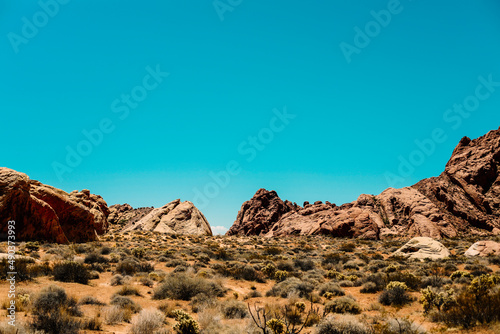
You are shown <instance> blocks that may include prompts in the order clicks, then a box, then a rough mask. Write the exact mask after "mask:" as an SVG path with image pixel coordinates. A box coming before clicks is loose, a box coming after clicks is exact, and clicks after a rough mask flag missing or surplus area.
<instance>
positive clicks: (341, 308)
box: [325, 297, 361, 314]
mask: <svg viewBox="0 0 500 334" xmlns="http://www.w3.org/2000/svg"><path fill="white" fill-rule="evenodd" d="M325 311H326V312H332V313H351V314H359V313H361V306H359V304H358V303H357V302H356V301H355V300H354V299H353V298H350V297H340V298H337V299H334V300H332V301H330V302H328V303H326V304H325Z"/></svg>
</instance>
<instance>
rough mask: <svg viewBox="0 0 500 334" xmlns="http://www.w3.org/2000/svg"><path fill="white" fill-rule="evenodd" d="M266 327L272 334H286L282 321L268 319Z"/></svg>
mask: <svg viewBox="0 0 500 334" xmlns="http://www.w3.org/2000/svg"><path fill="white" fill-rule="evenodd" d="M266 325H267V327H269V329H270V330H271V332H272V333H273V334H283V333H286V326H285V323H284V322H283V321H282V320H279V319H275V318H273V319H270V320H268V321H267V322H266Z"/></svg>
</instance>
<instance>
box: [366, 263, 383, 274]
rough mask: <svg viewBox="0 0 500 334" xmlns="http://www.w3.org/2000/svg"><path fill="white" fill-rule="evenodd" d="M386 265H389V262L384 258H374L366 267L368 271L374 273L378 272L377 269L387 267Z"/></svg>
mask: <svg viewBox="0 0 500 334" xmlns="http://www.w3.org/2000/svg"><path fill="white" fill-rule="evenodd" d="M386 266H387V262H385V261H383V260H372V261H370V262H369V263H368V266H367V267H366V269H367V270H368V271H371V272H372V273H376V272H377V271H379V270H380V269H383V268H385V267H386Z"/></svg>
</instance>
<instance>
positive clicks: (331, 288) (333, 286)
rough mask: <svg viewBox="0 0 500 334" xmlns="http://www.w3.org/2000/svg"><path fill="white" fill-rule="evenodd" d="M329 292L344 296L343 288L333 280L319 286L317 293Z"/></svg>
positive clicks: (333, 294) (321, 294)
mask: <svg viewBox="0 0 500 334" xmlns="http://www.w3.org/2000/svg"><path fill="white" fill-rule="evenodd" d="M327 292H329V293H330V294H331V295H332V296H344V295H345V292H344V290H343V289H342V288H341V287H340V285H338V284H337V283H334V282H327V283H324V284H322V285H320V287H319V295H320V296H323V295H324V294H325V293H327Z"/></svg>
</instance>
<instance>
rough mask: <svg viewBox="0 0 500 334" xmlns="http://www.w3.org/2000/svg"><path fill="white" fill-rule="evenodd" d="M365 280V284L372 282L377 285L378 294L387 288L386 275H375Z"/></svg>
mask: <svg viewBox="0 0 500 334" xmlns="http://www.w3.org/2000/svg"><path fill="white" fill-rule="evenodd" d="M363 280H364V281H365V282H371V283H373V284H375V289H376V291H377V292H378V291H382V290H384V288H385V286H386V285H387V275H386V274H384V273H374V274H371V275H368V276H366V277H365V278H364V279H363Z"/></svg>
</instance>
